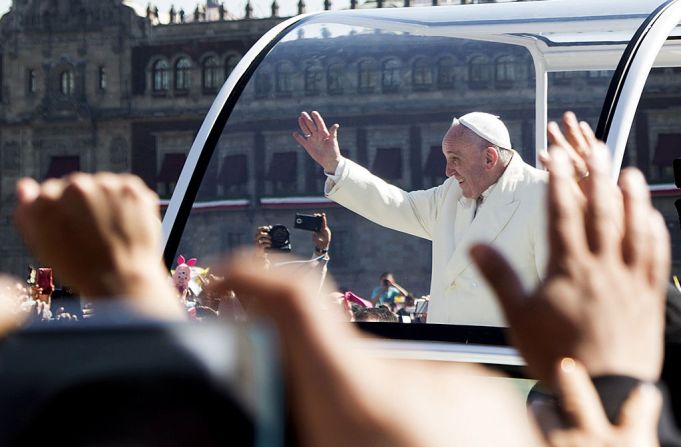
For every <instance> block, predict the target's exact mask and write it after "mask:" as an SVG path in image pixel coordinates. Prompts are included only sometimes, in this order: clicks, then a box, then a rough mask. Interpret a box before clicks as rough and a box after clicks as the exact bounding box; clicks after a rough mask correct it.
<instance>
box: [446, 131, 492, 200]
mask: <svg viewBox="0 0 681 447" xmlns="http://www.w3.org/2000/svg"><path fill="white" fill-rule="evenodd" d="M442 152H443V154H444V156H445V160H446V162H447V165H446V168H445V174H446V175H447V177H454V178H455V179H456V180H457V181H458V182H459V187H461V191H462V193H463V196H464V197H467V198H469V199H477V198H478V197H479V196H480V194H482V192H483V191H485V189H487V188H488V187H489V185H490V182H489V172H488V170H487V169H486V152H487V151H486V150H485V149H484V148H482V147H481V145H480V139H478V138H475V137H474V136H473V137H472V136H471V135H470V133H469V132H468V131H466V129H465V127H464V126H462V125H460V124H457V125H454V126H452V127H450V128H449V131H448V132H447V133H446V134H445V136H444V138H443V139H442Z"/></svg>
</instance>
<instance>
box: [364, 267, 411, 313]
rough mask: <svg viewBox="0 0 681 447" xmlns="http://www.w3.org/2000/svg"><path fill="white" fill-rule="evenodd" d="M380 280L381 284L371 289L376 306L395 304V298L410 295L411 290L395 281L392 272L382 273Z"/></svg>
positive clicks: (372, 301)
mask: <svg viewBox="0 0 681 447" xmlns="http://www.w3.org/2000/svg"><path fill="white" fill-rule="evenodd" d="M379 281H380V285H379V286H378V287H375V288H374V290H372V291H371V303H372V304H373V305H374V306H377V305H379V304H389V305H394V304H395V298H397V297H398V296H407V295H409V292H407V291H406V290H404V288H403V287H402V286H400V285H399V284H397V283H396V282H395V277H394V276H393V274H392V272H385V273H382V274H381V276H380V278H379Z"/></svg>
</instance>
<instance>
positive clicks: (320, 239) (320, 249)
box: [312, 213, 331, 257]
mask: <svg viewBox="0 0 681 447" xmlns="http://www.w3.org/2000/svg"><path fill="white" fill-rule="evenodd" d="M315 216H316V217H321V218H322V226H321V228H320V229H319V231H313V232H312V244H313V245H314V255H315V257H319V256H323V255H326V254H328V252H329V247H330V246H331V228H329V224H328V222H327V220H326V213H321V214H320V213H315Z"/></svg>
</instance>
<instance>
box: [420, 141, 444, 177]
mask: <svg viewBox="0 0 681 447" xmlns="http://www.w3.org/2000/svg"><path fill="white" fill-rule="evenodd" d="M446 165H447V163H446V161H445V157H444V156H443V155H442V146H431V147H430V152H429V153H428V158H427V159H426V164H425V165H424V166H423V176H424V177H425V178H426V179H428V180H430V184H426V185H424V186H437V185H439V184H440V183H442V180H443V179H444V178H446V174H445V169H446Z"/></svg>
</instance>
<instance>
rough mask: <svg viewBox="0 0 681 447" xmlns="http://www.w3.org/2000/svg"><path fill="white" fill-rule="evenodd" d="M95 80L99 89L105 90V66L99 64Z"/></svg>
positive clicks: (106, 80) (106, 81)
mask: <svg viewBox="0 0 681 447" xmlns="http://www.w3.org/2000/svg"><path fill="white" fill-rule="evenodd" d="M97 82H98V85H99V90H106V87H107V83H108V79H107V73H106V67H104V66H100V67H99V70H98V71H97Z"/></svg>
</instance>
